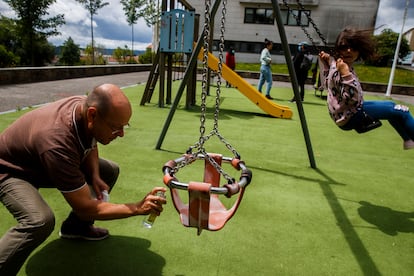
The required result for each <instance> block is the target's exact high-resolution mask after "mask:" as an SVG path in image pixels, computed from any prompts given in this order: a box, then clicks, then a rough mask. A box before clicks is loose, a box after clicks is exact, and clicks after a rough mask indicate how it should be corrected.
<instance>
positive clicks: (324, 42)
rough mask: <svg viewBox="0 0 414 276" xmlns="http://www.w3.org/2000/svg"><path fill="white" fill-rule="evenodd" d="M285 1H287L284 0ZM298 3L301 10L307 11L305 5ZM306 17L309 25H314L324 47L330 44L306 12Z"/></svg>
mask: <svg viewBox="0 0 414 276" xmlns="http://www.w3.org/2000/svg"><path fill="white" fill-rule="evenodd" d="M284 1H285V0H284ZM297 3H298V5H299V7H300V9H301V10H302V11H304V10H305V7H304V6H303V4H302V3H301V2H300V1H299V0H297ZM305 15H306V17H307V18H308V21H309V23H311V24H312V27H313V29H314V30H315V32H316V33H317V34H318V36H319V38H320V39H321V40H322V42H323V45H324V46H326V45H327V44H328V43H327V42H326V39H325V37H324V36H323V34H322V32H321V31H320V30H319V28H318V26H317V25H316V23H315V21H313V19H312V17H310V15H309V13H307V12H305Z"/></svg>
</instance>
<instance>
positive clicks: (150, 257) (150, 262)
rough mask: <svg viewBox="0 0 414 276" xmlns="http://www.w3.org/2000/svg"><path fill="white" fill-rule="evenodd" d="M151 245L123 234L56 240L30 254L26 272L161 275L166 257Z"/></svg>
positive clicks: (31, 275) (143, 240)
mask: <svg viewBox="0 0 414 276" xmlns="http://www.w3.org/2000/svg"><path fill="white" fill-rule="evenodd" d="M150 245H151V242H150V241H149V240H145V239H140V238H135V237H122V236H111V237H109V238H108V239H106V240H103V241H99V242H92V241H90V242H89V241H76V240H64V239H57V240H54V241H52V242H50V243H48V244H47V245H46V246H45V247H43V248H42V249H41V250H39V251H37V252H36V253H34V255H32V257H31V258H30V259H29V260H28V263H27V265H26V274H27V275H30V276H37V275H39V276H40V275H42V276H44V275H122V276H124V275H155V276H157V275H162V268H163V266H164V265H165V259H164V258H163V257H161V256H160V255H157V254H156V253H154V252H152V251H150V250H149V249H148V248H149V247H150Z"/></svg>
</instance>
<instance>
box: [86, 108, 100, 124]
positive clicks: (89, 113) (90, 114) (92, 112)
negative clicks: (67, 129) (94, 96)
mask: <svg viewBox="0 0 414 276" xmlns="http://www.w3.org/2000/svg"><path fill="white" fill-rule="evenodd" d="M97 116H98V110H97V109H96V107H94V106H89V107H88V109H87V110H86V118H87V120H88V123H89V122H94V121H95V118H96V117H97Z"/></svg>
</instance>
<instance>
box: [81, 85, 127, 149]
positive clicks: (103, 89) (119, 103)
mask: <svg viewBox="0 0 414 276" xmlns="http://www.w3.org/2000/svg"><path fill="white" fill-rule="evenodd" d="M84 111H85V115H86V120H87V128H88V132H90V134H91V135H92V136H93V137H94V138H95V139H96V140H97V141H98V142H99V143H101V144H103V145H106V144H109V143H110V142H111V141H112V140H114V139H115V138H116V137H118V136H120V137H122V136H124V127H126V126H128V125H129V123H128V122H129V119H130V118H131V115H132V109H131V104H130V102H129V100H128V98H127V97H126V96H125V94H124V93H123V92H122V90H121V89H120V88H119V87H117V86H116V85H113V84H102V85H99V86H97V87H95V88H94V89H93V91H92V92H91V93H90V94H89V95H88V97H87V99H86V103H85V108H84Z"/></svg>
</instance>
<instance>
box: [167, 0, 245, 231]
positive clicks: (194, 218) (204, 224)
mask: <svg viewBox="0 0 414 276" xmlns="http://www.w3.org/2000/svg"><path fill="white" fill-rule="evenodd" d="M209 4H210V2H209V1H206V12H205V23H204V24H205V25H204V31H203V32H204V35H203V37H204V50H203V52H202V53H203V56H202V61H203V74H202V75H203V79H202V93H201V96H202V97H201V117H200V123H201V125H200V137H199V141H198V142H196V143H195V144H194V146H191V147H190V148H189V149H188V150H187V151H186V154H184V155H183V156H181V157H179V158H177V159H175V160H171V161H169V162H167V163H166V164H165V165H164V167H163V172H164V184H165V185H167V186H168V187H169V188H170V192H171V196H172V199H173V203H174V206H175V208H176V210H177V211H178V212H179V214H180V217H181V223H182V224H183V225H184V226H187V227H196V228H197V229H198V232H197V233H198V235H200V234H201V231H202V230H203V229H206V230H211V231H217V230H220V229H221V228H223V227H224V225H225V223H226V222H227V221H228V220H229V219H230V218H231V217H232V216H233V215H234V213H235V212H236V210H237V208H238V206H239V204H240V202H241V200H242V198H243V194H244V189H245V187H246V186H247V185H248V184H249V183H250V181H251V178H252V173H251V171H250V170H249V169H248V168H247V167H246V166H245V164H244V162H243V161H242V160H241V157H240V154H239V153H238V152H237V151H236V149H235V148H234V147H233V146H232V145H231V144H230V143H229V142H227V141H226V140H225V139H224V137H223V136H222V135H221V134H220V132H219V128H218V117H219V106H220V86H221V85H220V82H221V75H222V60H223V54H222V52H223V51H221V55H220V60H219V62H218V65H217V67H218V68H217V72H218V76H219V77H218V81H217V90H216V101H215V113H214V127H213V129H212V131H211V132H210V133H208V134H207V135H205V122H206V98H207V93H208V85H207V84H208V81H207V80H208V79H209V77H208V66H209V65H208V62H207V59H208V57H209V55H210V54H209V53H208V50H207V49H209V40H210V39H209V38H208V34H209V30H210V26H211V25H210V22H209V20H210V16H209V11H210V9H209ZM225 10H226V2H225V1H224V2H223V17H224V14H225ZM171 13H172V15H173V17H174V18H175V16H176V15H177V14H185V13H184V12H182V11H181V12H176V11H175V10H172V11H171ZM179 17H180V18H181V16H179ZM187 17H188V15H187ZM173 21H175V22H177V21H180V20H168V22H170V23H171V22H173ZM186 22H188V20H186ZM179 24H181V23H179ZM186 24H187V23H186ZM166 25H168V24H166ZM167 29H168V30H169V32H167V35H168V36H169V40H167V41H166V42H165V41H164V42H163V43H161V44H160V45H164V46H162V47H161V49H162V50H164V49H165V47H169V48H171V46H173V47H172V48H174V49H175V50H173V51H177V49H178V48H180V49H178V50H182V49H181V45H180V44H181V41H186V39H184V40H181V39H178V40H177V39H175V40H174V41H172V39H171V37H172V36H174V35H175V37H176V38H177V37H178V38H180V37H181V36H180V32H179V31H178V29H181V30H182V29H185V25H184V27H183V28H182V26H180V27H178V28H175V27H174V26H171V25H170V26H167ZM187 29H191V27H188V26H187ZM221 29H222V30H223V31H222V32H221V44H220V49H224V20H222V26H221ZM171 33H173V34H171ZM177 34H178V36H177ZM165 36H166V35H165V34H164V35H162V36H161V37H165ZM200 41H201V40H200ZM177 45H178V47H177ZM183 45H184V48H185V50H190V46H191V45H192V41H191V42H190V43H188V44H187V46H185V45H186V44H185V43H184V44H183ZM193 54H194V53H193ZM227 69H228V68H227ZM176 99H177V98H176ZM174 109H175V108H174ZM213 136H215V137H217V138H218V139H219V140H220V141H221V142H222V143H223V144H225V145H226V147H227V149H229V150H230V151H231V152H232V153H233V155H234V157H233V158H227V157H224V158H223V156H222V155H221V154H216V153H208V152H207V151H206V149H205V147H204V144H205V142H206V141H208V140H209V139H210V138H211V137H213ZM193 150H195V151H196V152H194V153H193ZM198 159H203V160H205V168H204V178H203V181H202V182H195V181H190V182H189V183H188V184H186V183H180V182H179V181H178V179H177V177H176V173H177V172H178V170H179V169H182V168H184V167H185V166H187V165H190V164H191V163H193V162H194V161H196V160H198ZM222 162H229V163H231V164H232V166H233V167H234V168H235V169H236V170H242V174H241V177H240V181H238V182H237V181H236V180H235V178H234V177H232V176H230V175H229V174H228V173H227V172H225V171H224V169H223V168H222V166H221V165H222ZM221 176H223V177H224V178H225V179H226V181H227V184H225V185H223V186H222V187H220V178H221ZM177 189H183V190H187V191H188V197H189V199H188V204H185V203H183V201H182V200H181V198H180V195H179V193H178V191H177ZM218 194H224V195H226V196H227V197H232V196H233V195H235V194H239V195H238V198H237V200H236V202H235V203H234V204H233V207H231V208H229V209H227V207H226V206H225V205H224V204H223V203H221V201H220V199H219V197H218Z"/></svg>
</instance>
